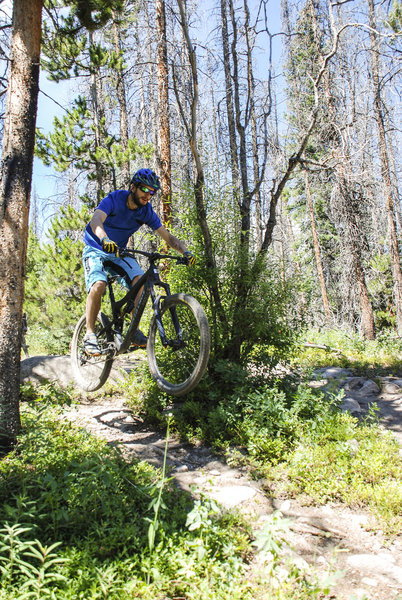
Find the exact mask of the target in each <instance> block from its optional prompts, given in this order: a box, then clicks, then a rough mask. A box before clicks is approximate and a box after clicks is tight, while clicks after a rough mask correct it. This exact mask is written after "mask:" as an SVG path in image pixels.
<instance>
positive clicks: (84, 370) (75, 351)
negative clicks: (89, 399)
mask: <svg viewBox="0 0 402 600" xmlns="http://www.w3.org/2000/svg"><path fill="white" fill-rule="evenodd" d="M107 321H108V319H107V317H106V315H104V314H103V313H100V314H99V315H98V316H97V318H96V326H95V332H96V333H97V336H98V343H99V346H100V347H101V348H102V347H103V348H105V347H106V346H107V344H108V343H109V342H112V341H113V335H112V333H111V332H108V333H106V332H104V333H103V334H102V335H101V336H100V335H99V333H98V332H99V331H100V330H101V329H102V328H103V327H104V326H105V325H106V324H107ZM85 333H86V320H85V315H83V316H82V317H81V319H80V320H79V321H78V323H77V325H76V328H75V330H74V334H73V339H72V342H71V362H72V367H73V374H74V378H75V380H76V382H77V384H78V385H79V387H80V388H81V389H83V390H84V391H86V392H94V391H95V390H98V389H99V388H100V387H102V386H103V385H104V383H105V382H106V380H107V378H108V377H109V375H110V371H111V368H112V365H113V356H111V355H110V354H102V355H101V356H95V357H91V358H88V357H86V356H85V354H84V342H83V339H84V335H85Z"/></svg>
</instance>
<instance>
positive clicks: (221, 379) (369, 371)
mask: <svg viewBox="0 0 402 600" xmlns="http://www.w3.org/2000/svg"><path fill="white" fill-rule="evenodd" d="M307 337H308V339H309V341H313V340H314V341H315V342H316V343H320V344H323V343H325V344H326V345H328V346H331V347H337V348H338V349H339V350H342V351H343V352H344V356H340V355H333V354H332V353H331V355H330V358H329V355H328V353H327V352H325V351H323V350H311V349H302V350H301V352H300V353H299V355H298V356H296V358H295V357H293V359H292V360H293V367H294V365H295V364H296V363H297V369H295V372H296V373H298V375H297V376H293V375H290V376H286V377H278V376H275V375H270V374H269V373H267V372H266V371H265V370H264V369H258V368H254V369H251V370H250V369H244V368H242V367H241V366H239V365H234V364H233V363H230V362H228V361H226V362H225V361H221V362H220V363H218V364H214V365H213V367H212V368H211V369H210V373H209V378H208V379H207V378H206V379H205V380H202V381H201V384H200V385H199V386H198V388H197V389H196V390H195V391H194V392H193V393H191V394H189V395H188V396H187V397H186V398H185V400H184V401H183V402H181V403H180V404H179V405H177V407H176V410H175V411H174V418H173V421H172V428H173V430H174V431H175V432H176V433H177V434H178V435H179V436H180V437H181V438H182V439H183V440H187V441H188V442H190V443H191V442H196V441H199V440H201V441H203V442H205V443H207V444H210V445H211V446H212V447H214V448H215V449H216V450H217V451H218V452H220V453H225V454H226V456H227V460H228V461H229V462H230V463H231V464H233V465H237V464H242V465H243V466H245V467H246V468H248V469H249V470H250V472H251V473H253V474H255V476H256V477H258V478H263V479H264V480H265V485H266V489H267V490H268V493H269V494H272V495H280V496H283V495H287V496H292V497H295V496H301V497H303V498H304V500H305V501H306V502H307V503H318V504H323V503H327V502H334V503H343V504H345V505H347V506H350V507H358V508H365V509H367V510H368V511H370V512H371V514H372V516H373V519H372V521H373V527H378V528H381V529H383V530H384V532H385V533H386V534H387V535H390V536H392V535H397V534H400V533H402V517H401V515H402V460H401V455H400V452H399V446H398V444H397V442H396V440H395V438H394V437H393V435H392V433H387V432H385V431H384V429H383V428H382V427H380V425H379V423H378V418H377V413H376V410H375V408H373V409H372V411H371V413H370V414H369V415H367V418H365V419H361V420H358V419H357V418H354V417H352V416H351V415H350V414H349V413H343V412H342V411H341V409H340V405H341V400H342V395H343V392H342V390H341V392H340V393H338V391H337V388H336V387H334V388H333V391H332V393H331V394H325V395H324V394H323V393H322V392H321V391H320V390H318V389H313V388H312V387H310V385H309V382H308V378H309V373H311V372H312V371H314V370H315V369H316V368H318V367H322V366H329V365H331V366H342V367H348V368H352V369H353V372H354V373H355V374H365V375H366V376H369V377H370V376H373V374H385V373H388V374H393V375H396V376H398V375H399V376H401V377H402V373H401V370H400V364H401V358H400V357H401V355H402V342H401V341H400V340H399V341H398V340H388V341H387V340H386V338H385V337H383V338H381V337H380V338H379V339H378V340H377V341H375V342H364V341H362V340H361V339H360V338H358V337H357V336H355V337H352V336H346V335H344V334H341V333H340V332H332V333H331V332H330V333H327V334H326V336H324V335H323V334H321V337H318V335H316V332H312V333H311V334H310V335H309V336H307ZM324 359H325V360H324ZM261 372H262V373H263V375H261ZM133 380H134V381H129V382H128V383H127V384H126V388H127V393H128V396H129V395H130V389H134V390H135V393H134V398H133V405H134V406H135V410H136V411H137V412H138V411H140V410H142V411H143V415H144V416H145V418H148V419H150V420H152V421H153V422H155V421H156V422H157V423H159V424H161V423H163V413H162V411H161V409H163V408H164V407H166V406H167V405H168V404H169V403H170V402H171V399H169V398H168V397H163V395H161V393H160V392H158V390H157V389H156V387H155V386H153V385H152V382H150V381H149V378H148V379H147V375H146V373H145V372H141V373H140V374H138V373H136V374H134V375H133ZM387 490H392V492H393V493H392V494H389V493H387Z"/></svg>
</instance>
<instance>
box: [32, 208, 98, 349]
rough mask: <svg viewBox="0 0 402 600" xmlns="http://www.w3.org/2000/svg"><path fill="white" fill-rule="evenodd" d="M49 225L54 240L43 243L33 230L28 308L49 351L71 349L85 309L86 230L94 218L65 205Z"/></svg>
mask: <svg viewBox="0 0 402 600" xmlns="http://www.w3.org/2000/svg"><path fill="white" fill-rule="evenodd" d="M60 212H61V214H60V215H58V216H57V217H55V218H54V219H53V221H52V223H51V227H50V229H49V232H48V233H49V235H50V238H51V240H50V242H49V243H46V244H44V245H40V244H39V242H38V238H37V237H36V236H35V235H34V234H33V233H32V232H31V234H30V238H29V248H28V256H29V260H28V262H27V281H26V290H25V303H24V310H25V312H26V313H27V315H28V320H29V323H30V326H31V329H33V331H34V332H35V337H36V338H39V339H40V341H41V343H42V344H43V346H44V347H46V348H47V350H48V352H49V353H57V354H61V353H68V347H69V343H70V340H71V337H72V333H73V330H74V327H75V324H76V322H77V321H78V319H79V317H80V316H81V315H82V314H83V312H84V310H85V300H86V292H85V283H84V272H83V266H82V258H81V255H82V249H83V242H82V232H83V230H84V228H85V225H86V223H87V222H88V221H89V219H90V213H89V211H88V209H87V208H86V207H83V208H82V209H81V210H80V211H77V210H75V209H73V208H72V207H71V206H67V207H64V208H62V209H61V211H60Z"/></svg>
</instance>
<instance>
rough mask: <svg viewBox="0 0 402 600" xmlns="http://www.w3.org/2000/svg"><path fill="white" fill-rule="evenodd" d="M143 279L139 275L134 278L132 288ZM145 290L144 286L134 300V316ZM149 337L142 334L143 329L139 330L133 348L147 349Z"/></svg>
mask: <svg viewBox="0 0 402 600" xmlns="http://www.w3.org/2000/svg"><path fill="white" fill-rule="evenodd" d="M139 279H141V275H137V277H134V279H133V280H132V281H131V287H134V285H135V284H136V283H137V281H138V280H139ZM143 289H144V286H142V287H141V288H140V290H139V292H138V294H137V295H136V297H135V300H134V308H133V311H132V313H131V314H132V315H133V314H134V311H135V309H136V308H137V304H138V302H139V300H140V298H141V294H142V290H143ZM147 341H148V340H147V337H146V336H145V335H144V334H143V333H142V331H141V329H137V331H136V332H135V335H134V339H133V342H132V344H133V346H137V347H138V346H139V347H140V348H145V347H146V345H147Z"/></svg>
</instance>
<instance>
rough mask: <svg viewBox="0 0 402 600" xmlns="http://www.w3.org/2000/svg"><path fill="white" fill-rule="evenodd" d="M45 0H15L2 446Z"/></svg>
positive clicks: (10, 398)
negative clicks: (27, 0) (28, 0)
mask: <svg viewBox="0 0 402 600" xmlns="http://www.w3.org/2000/svg"><path fill="white" fill-rule="evenodd" d="M42 5H43V0H31V1H30V2H26V0H14V4H13V29H12V40H11V70H10V77H9V84H8V91H7V105H6V117H5V124H4V137H3V154H2V164H1V171H0V177H1V186H0V239H1V240H2V253H3V258H2V260H1V261H0V282H1V294H0V450H1V451H2V452H7V451H8V450H9V449H10V448H11V447H12V446H13V444H14V443H15V441H16V437H17V435H18V432H19V429H20V416H19V391H20V356H21V336H22V304H23V297H24V276H25V262H26V250H27V241H28V217H29V201H30V191H31V183H32V166H33V156H34V146H35V123H36V112H37V102H38V91H39V58H40V44H41V19H42Z"/></svg>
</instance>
